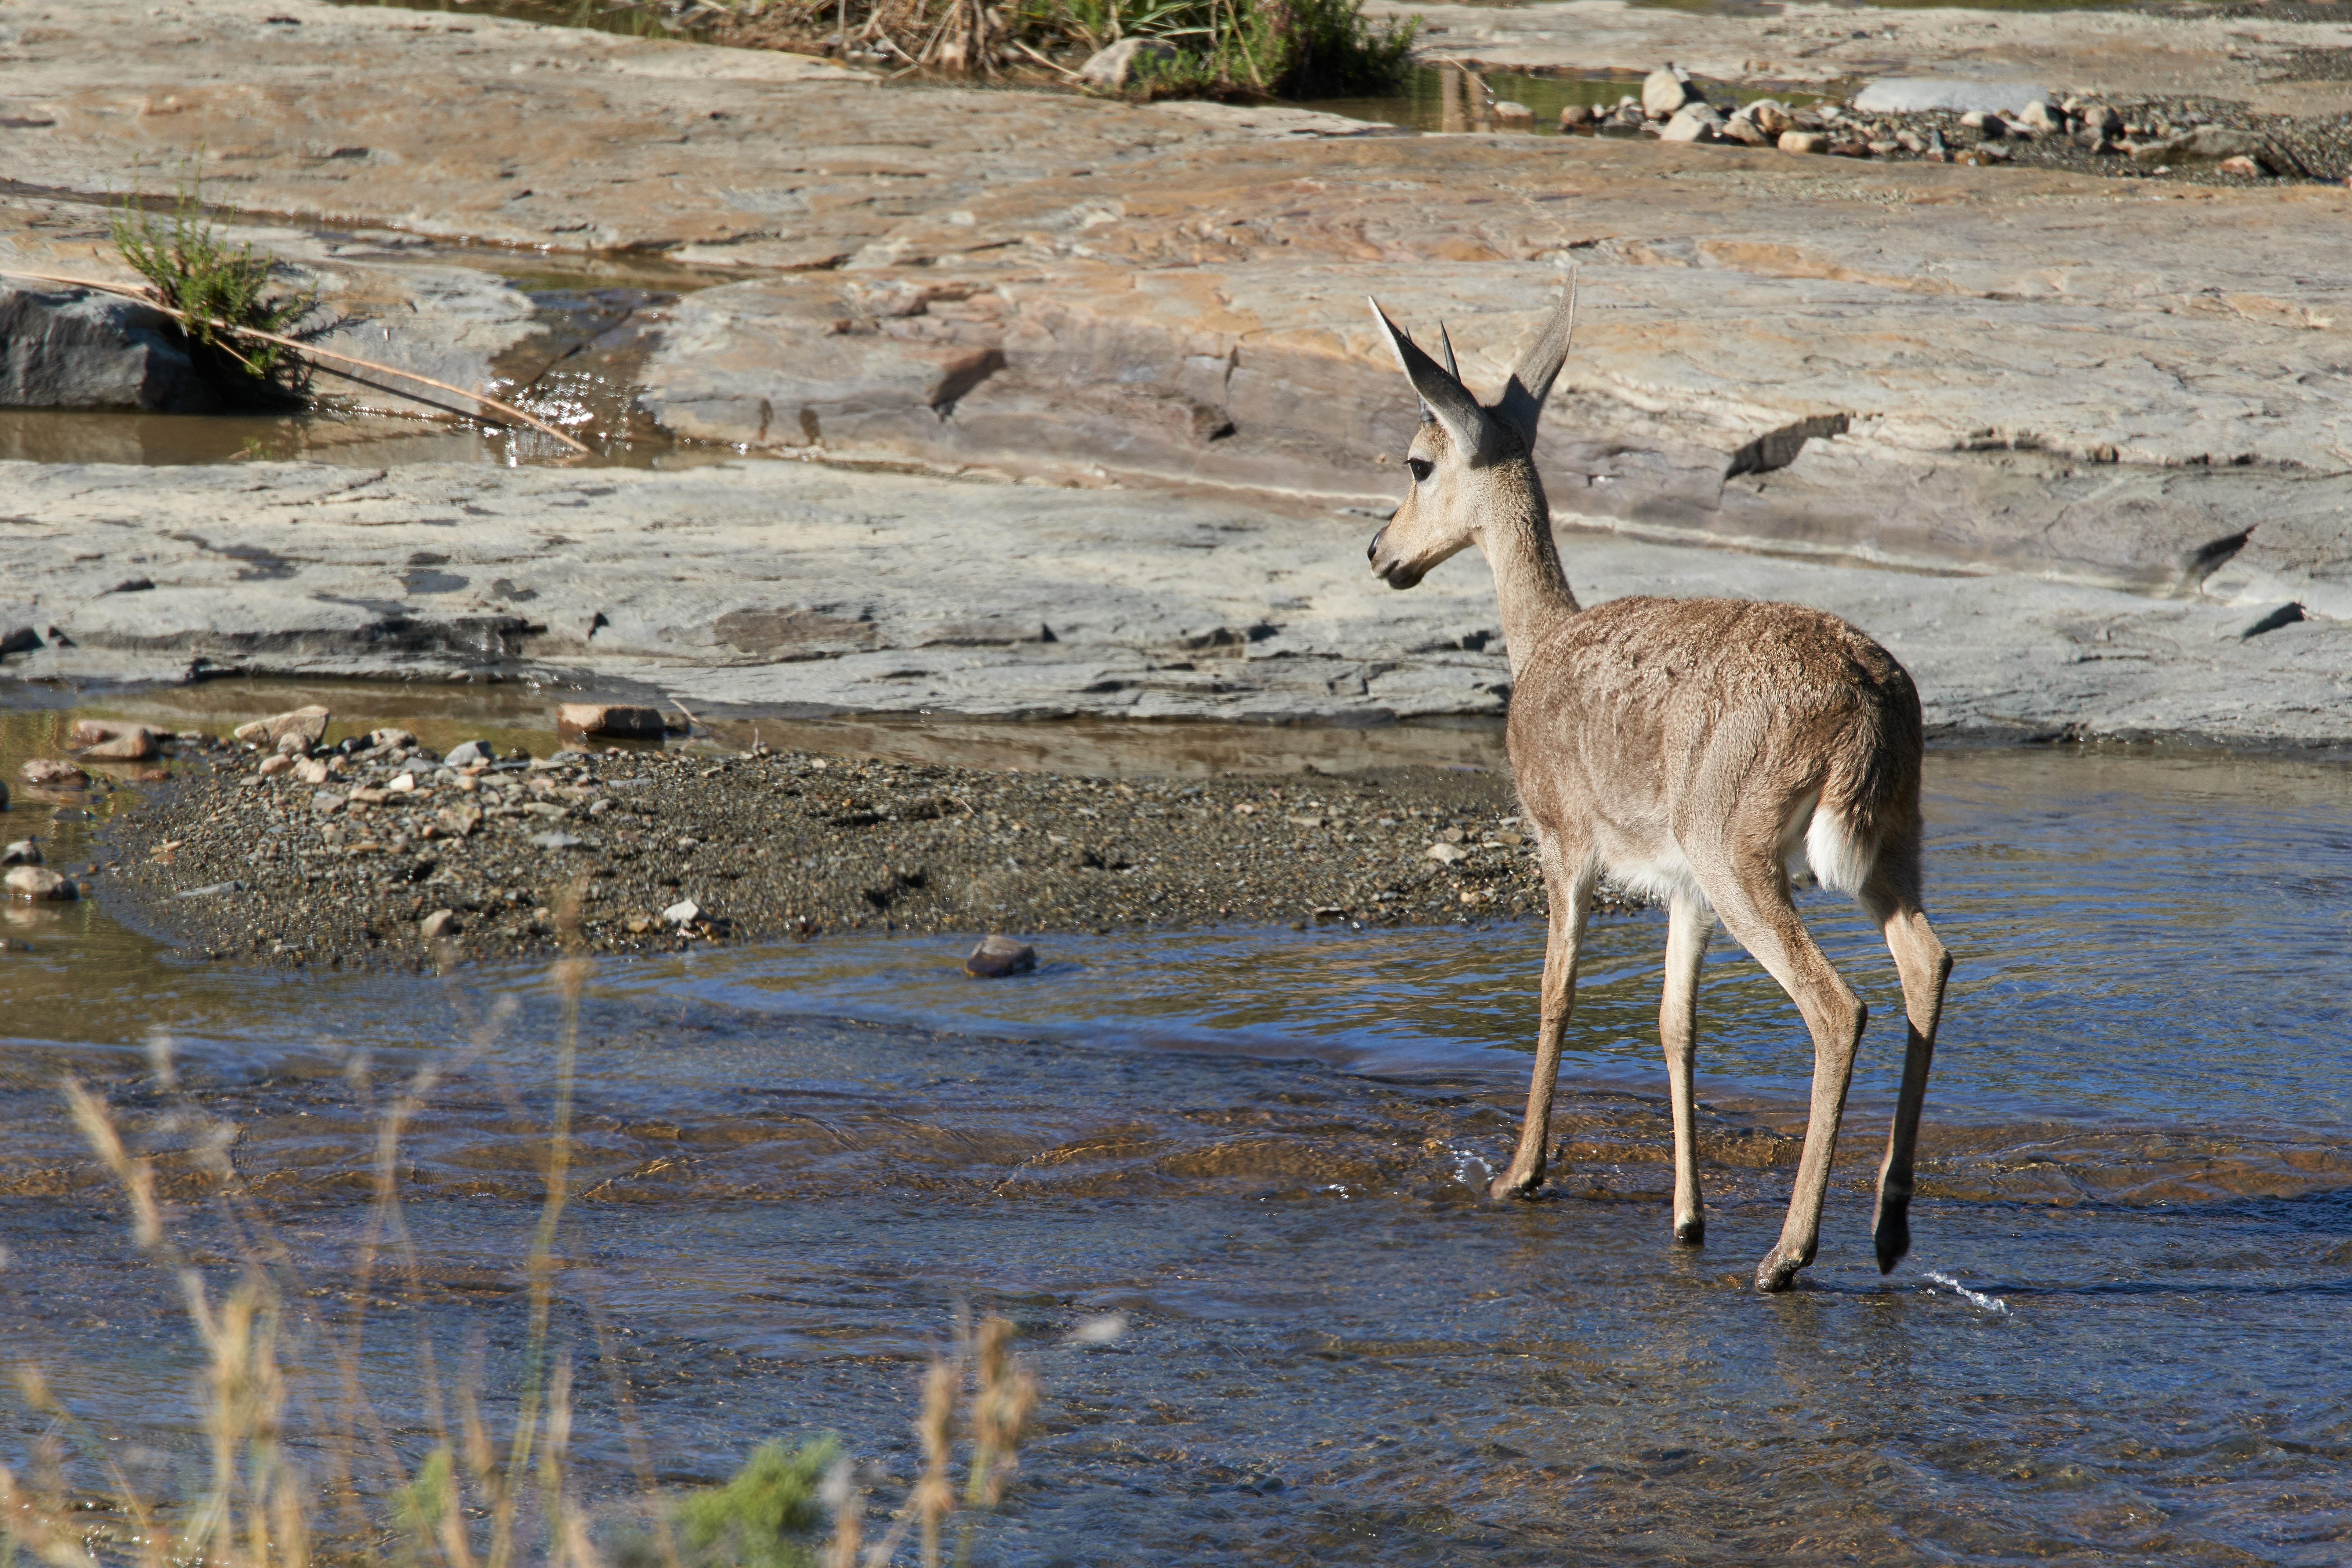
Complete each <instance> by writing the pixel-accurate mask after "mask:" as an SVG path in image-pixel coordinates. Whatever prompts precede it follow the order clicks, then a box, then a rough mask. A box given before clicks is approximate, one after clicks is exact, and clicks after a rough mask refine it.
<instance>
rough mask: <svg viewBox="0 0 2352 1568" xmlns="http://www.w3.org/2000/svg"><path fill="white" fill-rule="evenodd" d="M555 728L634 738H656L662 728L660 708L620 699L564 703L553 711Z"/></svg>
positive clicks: (577, 732)
mask: <svg viewBox="0 0 2352 1568" xmlns="http://www.w3.org/2000/svg"><path fill="white" fill-rule="evenodd" d="M555 727H556V729H557V730H559V731H569V732H571V733H572V734H578V735H611V736H618V737H620V738H622V739H625V740H637V741H658V740H660V739H661V738H662V733H663V731H664V729H665V725H664V723H663V721H662V716H661V710H660V709H658V708H642V707H631V706H629V705H627V704H625V703H619V702H566V703H564V704H562V706H561V707H559V708H557V709H556V710H555Z"/></svg>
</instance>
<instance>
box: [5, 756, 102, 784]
mask: <svg viewBox="0 0 2352 1568" xmlns="http://www.w3.org/2000/svg"><path fill="white" fill-rule="evenodd" d="M17 771H18V772H20V773H23V774H24V775H25V782H26V784H31V785H33V786H34V787H36V788H37V789H84V788H87V787H88V786H89V774H88V773H84V772H82V771H81V770H80V769H79V768H78V767H76V766H74V765H73V764H72V763H68V762H66V761H64V760H63V759H61V758H58V757H34V758H32V759H31V760H29V761H28V762H26V763H25V765H24V766H23V767H22V768H20V769H18V770H17Z"/></svg>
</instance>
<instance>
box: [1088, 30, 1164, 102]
mask: <svg viewBox="0 0 2352 1568" xmlns="http://www.w3.org/2000/svg"><path fill="white" fill-rule="evenodd" d="M1175 58H1176V47H1175V46H1174V45H1173V44H1169V43H1165V42H1162V41H1161V40H1160V39H1158V38H1121V39H1119V41H1118V42H1117V43H1115V44H1112V45H1110V46H1109V47H1106V48H1100V49H1097V50H1096V51H1095V52H1094V53H1093V54H1091V55H1089V56H1087V63H1086V64H1084V65H1082V66H1080V67H1079V68H1078V79H1079V80H1080V81H1083V82H1087V83H1088V84H1090V85H1092V86H1095V87H1101V88H1108V89H1111V90H1112V91H1114V92H1117V91H1121V90H1123V89H1126V88H1129V87H1130V86H1132V85H1134V83H1135V81H1136V79H1138V78H1139V77H1140V76H1141V75H1142V74H1143V73H1144V72H1145V71H1146V70H1147V69H1148V68H1149V64H1147V62H1150V63H1158V64H1166V63H1168V62H1170V61H1172V60H1174V59H1175Z"/></svg>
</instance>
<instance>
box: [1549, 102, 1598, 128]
mask: <svg viewBox="0 0 2352 1568" xmlns="http://www.w3.org/2000/svg"><path fill="white" fill-rule="evenodd" d="M1600 117H1601V116H1600V112H1599V111H1598V110H1595V109H1594V108H1593V107H1592V105H1591V104H1589V103H1571V104H1570V105H1569V106H1568V107H1567V108H1566V109H1563V110H1560V111H1559V128H1560V129H1561V130H1562V131H1574V130H1577V129H1579V128H1580V127H1582V126H1586V125H1590V124H1591V123H1592V122H1593V121H1595V120H1598V119H1599V118H1600Z"/></svg>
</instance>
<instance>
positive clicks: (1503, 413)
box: [1495, 272, 1576, 452]
mask: <svg viewBox="0 0 2352 1568" xmlns="http://www.w3.org/2000/svg"><path fill="white" fill-rule="evenodd" d="M1575 332H1576V275H1575V274H1574V273H1572V272H1571V273H1570V274H1569V278H1568V287H1567V288H1566V289H1562V290H1560V296H1559V305H1558V306H1556V307H1555V308H1554V309H1553V310H1552V313H1551V319H1550V320H1549V321H1546V322H1545V323H1544V329H1543V331H1541V332H1539V333H1538V334H1537V337H1536V341H1535V342H1532V343H1529V344H1528V352H1527V353H1523V354H1521V355H1520V356H1519V365H1518V368H1517V370H1514V371H1513V372H1511V379H1510V380H1509V381H1508V382H1507V383H1506V384H1504V386H1503V395H1502V396H1500V397H1498V398H1496V399H1495V416H1496V418H1498V419H1500V420H1501V421H1502V422H1503V423H1504V424H1506V425H1507V426H1510V427H1511V429H1512V430H1513V431H1514V432H1515V433H1516V434H1517V436H1518V437H1519V439H1520V440H1522V441H1524V442H1526V443H1527V447H1528V451H1530V452H1532V451H1534V450H1535V448H1536V422H1537V421H1538V419H1540V418H1542V417H1543V405H1544V399H1545V398H1547V397H1549V396H1550V395H1551V384H1552V382H1553V381H1554V380H1556V379H1557V378H1558V377H1559V367H1560V366H1561V365H1563V364H1566V363H1568V345H1569V341H1570V338H1572V337H1573V336H1574V335H1575Z"/></svg>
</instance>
